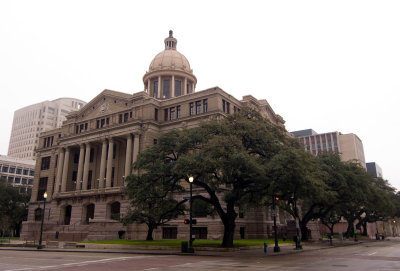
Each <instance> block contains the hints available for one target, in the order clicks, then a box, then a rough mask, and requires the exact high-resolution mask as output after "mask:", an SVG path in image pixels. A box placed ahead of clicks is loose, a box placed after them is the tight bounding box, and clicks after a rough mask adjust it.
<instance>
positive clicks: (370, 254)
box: [367, 251, 378, 256]
mask: <svg viewBox="0 0 400 271" xmlns="http://www.w3.org/2000/svg"><path fill="white" fill-rule="evenodd" d="M376 253H378V251H375V252H372V253H369V254H367V255H368V256H372V255H374V254H376Z"/></svg>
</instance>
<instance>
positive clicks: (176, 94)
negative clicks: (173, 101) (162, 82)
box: [175, 80, 182, 97]
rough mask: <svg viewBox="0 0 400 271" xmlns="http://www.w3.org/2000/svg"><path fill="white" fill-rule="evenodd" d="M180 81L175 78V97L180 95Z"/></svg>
mask: <svg viewBox="0 0 400 271" xmlns="http://www.w3.org/2000/svg"><path fill="white" fill-rule="evenodd" d="M181 85H182V84H181V81H180V80H175V97H179V96H181V95H182V94H181V92H182V91H181Z"/></svg>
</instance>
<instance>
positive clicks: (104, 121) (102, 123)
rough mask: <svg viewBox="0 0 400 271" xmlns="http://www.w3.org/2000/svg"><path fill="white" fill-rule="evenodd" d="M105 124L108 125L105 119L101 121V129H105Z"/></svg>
mask: <svg viewBox="0 0 400 271" xmlns="http://www.w3.org/2000/svg"><path fill="white" fill-rule="evenodd" d="M105 123H106V120H105V119H101V121H100V127H101V128H103V127H104V124H105Z"/></svg>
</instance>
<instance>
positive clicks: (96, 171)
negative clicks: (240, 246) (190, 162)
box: [21, 32, 286, 241]
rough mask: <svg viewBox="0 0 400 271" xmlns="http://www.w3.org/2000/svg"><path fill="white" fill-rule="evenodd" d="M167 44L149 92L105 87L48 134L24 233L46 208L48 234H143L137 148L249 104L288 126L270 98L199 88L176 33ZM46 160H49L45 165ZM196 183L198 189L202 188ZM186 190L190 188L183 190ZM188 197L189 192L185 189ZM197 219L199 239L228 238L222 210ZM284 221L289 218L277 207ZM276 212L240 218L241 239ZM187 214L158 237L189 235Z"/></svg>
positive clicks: (255, 233) (34, 232)
mask: <svg viewBox="0 0 400 271" xmlns="http://www.w3.org/2000/svg"><path fill="white" fill-rule="evenodd" d="M164 42H165V50H164V51H163V52H161V53H159V54H158V55H157V56H156V57H155V59H154V60H153V61H152V62H151V64H150V68H149V71H148V72H146V74H145V76H144V77H143V83H144V91H142V92H138V93H134V94H126V93H121V92H117V91H112V90H104V91H102V92H101V93H100V94H99V95H97V96H96V97H95V98H94V99H93V100H91V101H90V102H89V103H88V104H86V105H85V106H84V107H83V108H81V109H80V110H79V111H75V112H72V113H70V114H69V115H68V116H67V120H66V121H65V122H64V123H63V125H62V127H60V128H58V129H54V130H51V131H47V132H44V133H42V134H41V136H40V142H39V148H38V149H37V163H36V168H35V178H34V186H33V190H32V198H31V201H30V205H29V215H28V221H26V222H25V223H24V224H23V230H22V235H21V238H22V239H35V238H37V237H38V235H39V228H40V220H41V216H42V214H43V211H42V209H43V203H44V199H43V193H44V192H45V191H46V192H47V194H48V198H47V201H46V208H45V213H44V216H45V227H44V240H52V239H55V238H56V235H57V237H58V239H59V240H75V241H79V240H99V239H116V238H131V239H143V238H144V237H145V236H146V230H147V229H146V226H145V225H136V224H132V225H128V226H124V225H122V224H121V223H120V222H119V221H118V219H119V218H120V217H123V216H124V215H125V214H126V212H127V209H128V207H129V200H128V199H127V198H126V196H125V195H124V193H123V190H124V186H125V176H128V175H129V174H130V173H131V172H132V164H133V163H135V161H136V159H137V156H138V154H139V153H140V152H141V151H143V150H144V149H146V148H147V147H148V146H151V145H153V144H156V143H157V138H158V137H159V135H160V134H161V133H164V132H167V131H169V130H171V129H187V128H191V127H195V126H197V125H198V124H199V122H201V121H206V120H208V119H218V118H223V117H225V116H227V115H229V114H233V113H235V112H237V111H238V110H240V109H241V108H242V107H244V106H250V107H253V108H255V109H256V110H258V111H259V112H261V114H262V115H263V116H265V117H266V118H268V119H270V120H271V122H273V123H275V124H277V125H282V126H283V125H284V121H283V119H282V117H281V116H279V115H277V114H275V112H274V111H273V110H272V108H271V107H270V105H269V104H268V102H267V101H266V100H257V99H255V98H254V97H252V96H250V95H248V96H244V97H243V99H242V100H237V99H236V98H234V97H233V96H232V95H230V94H228V93H227V92H225V91H223V90H222V89H220V88H218V87H213V88H209V89H206V90H202V91H196V92H195V87H196V83H197V79H196V77H195V76H194V75H193V71H192V70H191V69H190V65H189V62H188V61H187V59H186V58H185V57H184V56H183V55H182V54H180V53H179V52H177V51H176V44H177V40H176V39H175V38H173V36H172V32H170V35H169V37H168V38H167V39H165V41H164ZM43 163H45V165H43ZM200 192H201V191H198V190H197V188H194V191H193V193H200ZM184 194H185V195H187V194H188V193H184ZM182 196H183V195H182ZM197 221H198V223H197V224H196V225H195V226H194V234H195V235H196V237H197V238H208V239H221V238H222V235H223V225H222V223H220V220H219V218H218V217H216V218H212V217H201V218H198V219H197ZM278 225H286V217H285V215H284V214H283V213H281V214H278ZM271 226H272V217H271V212H270V211H269V210H268V209H267V208H266V209H264V210H253V211H249V212H247V213H246V214H245V215H244V217H241V218H238V219H237V233H236V237H237V238H240V237H242V238H258V237H265V235H266V234H272V227H271ZM188 232H189V227H188V226H187V225H184V223H183V218H182V219H179V220H176V221H171V222H170V223H168V225H164V226H162V227H159V228H158V229H157V230H156V231H155V232H154V238H157V239H161V238H182V239H183V238H186V239H187V238H188Z"/></svg>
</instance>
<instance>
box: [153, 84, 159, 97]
mask: <svg viewBox="0 0 400 271" xmlns="http://www.w3.org/2000/svg"><path fill="white" fill-rule="evenodd" d="M153 97H154V98H156V99H157V98H158V81H154V88H153Z"/></svg>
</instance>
